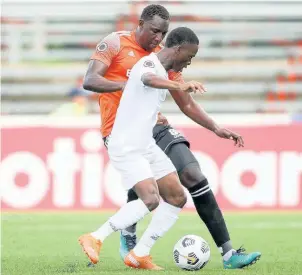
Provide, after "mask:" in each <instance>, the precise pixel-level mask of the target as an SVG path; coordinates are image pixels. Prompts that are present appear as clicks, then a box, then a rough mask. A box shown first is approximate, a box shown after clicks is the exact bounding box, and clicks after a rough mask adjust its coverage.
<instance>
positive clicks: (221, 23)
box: [1, 0, 302, 114]
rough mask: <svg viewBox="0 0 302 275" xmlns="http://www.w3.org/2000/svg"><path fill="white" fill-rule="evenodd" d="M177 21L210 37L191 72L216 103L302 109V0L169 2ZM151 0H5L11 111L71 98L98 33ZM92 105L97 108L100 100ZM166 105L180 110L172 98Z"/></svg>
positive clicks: (219, 108)
mask: <svg viewBox="0 0 302 275" xmlns="http://www.w3.org/2000/svg"><path fill="white" fill-rule="evenodd" d="M160 3H162V4H163V5H165V6H166V7H167V9H168V10H169V11H170V13H171V15H172V18H171V25H170V29H173V28H175V27H178V26H188V27H190V28H192V29H193V30H194V31H196V33H197V34H198V37H199V39H200V42H201V45H200V46H201V47H200V51H199V53H198V56H197V57H196V59H195V60H194V61H193V64H192V65H191V66H190V67H189V68H188V69H187V70H186V71H185V72H184V76H185V78H186V79H196V80H200V81H202V82H203V83H204V84H205V87H206V89H207V90H208V93H207V94H205V95H203V96H198V95H197V96H196V99H197V100H198V101H199V102H200V103H201V104H202V105H203V106H204V107H205V109H206V110H207V111H209V112H215V113H230V112H293V113H295V112H302V103H301V102H302V4H301V3H299V2H290V1H284V2H280V1H279V2H211V1H209V2H188V1H173V2H167V3H165V2H163V1H161V2H160ZM147 4H148V1H143V2H142V1H141V2H136V3H129V2H106V3H104V2H103V1H93V0H89V1H85V2H83V1H79V0H73V1H67V0H62V1H51V2H46V1H37V0H27V1H24V0H23V1H22V0H11V1H9V2H4V3H3V9H2V15H1V21H2V30H1V31H2V42H1V43H2V44H1V48H2V73H1V76H2V87H1V88H2V113H3V114H20V113H26V114H31V113H35V114H37V113H38V114H43V113H49V112H51V111H52V110H53V109H54V108H55V107H57V106H58V105H60V104H63V103H64V102H66V100H68V99H67V98H66V94H67V92H68V90H69V89H70V87H71V85H72V83H73V82H74V79H76V78H77V77H78V75H84V73H85V70H86V66H87V63H88V60H89V56H90V55H91V53H92V51H93V49H94V47H95V45H96V43H97V42H98V41H99V40H100V39H101V38H102V37H104V36H105V35H106V34H108V33H110V32H112V31H116V30H121V29H130V30H131V29H133V27H134V26H135V24H136V22H137V20H138V16H139V14H140V13H141V11H142V9H143V7H144V6H145V5H147ZM90 111H91V112H96V111H97V106H96V104H95V103H93V104H91V109H90ZM163 111H166V112H177V111H178V109H177V106H176V105H175V104H174V103H173V102H172V100H171V98H169V99H168V100H167V101H166V102H165V104H164V110H163Z"/></svg>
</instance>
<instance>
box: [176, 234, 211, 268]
mask: <svg viewBox="0 0 302 275" xmlns="http://www.w3.org/2000/svg"><path fill="white" fill-rule="evenodd" d="M173 258H174V262H175V263H176V265H177V266H178V267H180V268H181V269H184V270H199V269H202V268H203V267H204V266H205V265H206V264H207V262H208V261H209V259H210V247H209V245H208V243H207V242H206V241H205V240H204V239H203V238H201V237H199V236H196V235H186V236H184V237H182V238H181V239H180V240H179V241H178V242H177V243H176V244H175V246H174V249H173Z"/></svg>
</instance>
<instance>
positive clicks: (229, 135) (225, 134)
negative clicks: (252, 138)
mask: <svg viewBox="0 0 302 275" xmlns="http://www.w3.org/2000/svg"><path fill="white" fill-rule="evenodd" d="M215 134H216V135H217V136H219V137H221V138H226V139H232V140H234V142H235V144H234V145H235V146H238V147H244V141H243V138H242V136H240V135H238V134H236V133H234V132H232V131H230V130H228V129H225V128H219V129H218V130H216V131H215Z"/></svg>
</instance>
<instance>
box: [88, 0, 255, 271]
mask: <svg viewBox="0 0 302 275" xmlns="http://www.w3.org/2000/svg"><path fill="white" fill-rule="evenodd" d="M168 27H169V13H168V11H167V10H166V9H165V8H164V7H163V6H161V5H149V6H147V7H146V8H145V9H144V10H143V12H142V15H141V17H140V20H139V25H138V27H137V29H136V30H134V31H121V32H114V33H111V34H110V35H108V36H107V37H105V38H104V39H103V40H102V41H101V42H100V43H99V44H98V45H97V47H96V50H95V52H94V54H93V55H92V57H91V60H90V63H89V67H88V70H87V73H86V76H85V79H84V88H85V89H87V90H91V91H94V92H96V93H98V94H99V105H100V114H101V120H102V125H101V133H102V135H103V138H104V142H105V144H106V143H107V141H108V138H109V136H110V133H111V130H112V127H113V124H114V119H115V116H116V111H117V108H118V105H119V101H120V98H121V94H122V90H123V88H124V86H125V82H126V81H127V79H128V76H129V73H130V70H131V69H132V67H133V65H134V64H135V63H136V62H137V61H138V60H139V59H140V58H142V57H144V56H146V55H149V54H150V52H157V51H160V49H161V46H160V43H161V41H162V40H163V39H164V37H165V35H166V33H167V32H168ZM169 78H170V79H171V80H174V81H179V82H183V79H182V76H181V73H175V72H173V71H170V72H169ZM173 98H174V99H175V101H176V103H177V104H178V105H179V107H180V109H181V111H182V112H183V113H184V114H185V115H187V116H188V117H189V118H191V119H192V120H194V121H195V122H196V123H198V124H199V125H201V126H202V127H205V128H206V129H208V130H210V131H212V132H213V133H215V134H216V135H217V136H219V137H221V138H226V139H231V140H233V141H234V142H235V145H237V146H239V147H241V146H243V139H242V137H241V136H240V135H238V134H236V133H234V132H232V131H230V130H228V129H225V128H221V127H219V125H217V123H215V122H214V121H213V120H212V119H211V118H210V117H209V116H208V115H207V113H206V112H205V111H204V110H203V109H202V108H201V107H200V106H199V105H198V104H197V103H196V102H195V101H194V100H193V98H192V97H191V96H190V94H188V93H183V92H181V91H179V92H178V93H175V92H173ZM153 137H154V139H155V140H156V143H157V145H158V146H159V147H160V148H161V149H162V150H163V151H164V152H165V153H166V154H167V156H168V157H169V158H170V159H171V161H172V162H173V164H174V166H175V167H176V170H177V172H178V175H179V178H180V181H181V183H182V185H183V186H184V187H186V188H187V189H188V191H189V193H190V194H191V196H192V198H193V201H194V204H195V207H196V210H197V212H198V214H199V216H200V218H201V219H202V220H203V222H204V223H205V224H206V226H207V228H208V230H209V232H210V233H211V235H212V237H213V239H214V241H215V243H216V245H217V247H218V248H219V251H220V253H221V255H222V257H223V266H224V268H229V269H230V268H232V269H233V268H242V267H244V266H247V265H250V264H252V263H254V262H255V261H256V260H257V259H259V257H260V253H250V254H245V253H243V251H242V249H239V250H234V249H233V247H232V244H231V241H230V236H229V233H228V230H227V227H226V224H225V221H224V218H223V215H222V213H221V210H220V208H219V206H218V204H217V202H216V199H215V197H214V195H213V192H212V190H211V188H210V186H209V183H208V180H207V178H206V177H205V176H204V174H203V173H202V172H201V169H200V167H199V164H198V161H197V160H196V158H195V157H194V155H193V154H192V152H191V151H190V149H189V147H190V143H189V142H188V141H187V140H186V139H185V137H183V136H182V135H181V134H180V133H179V132H178V131H177V130H175V129H174V128H173V127H172V126H170V125H169V124H167V122H166V120H165V118H164V117H163V116H162V115H161V114H159V120H158V124H157V125H156V126H155V127H154V130H153ZM159 191H160V195H161V196H162V198H163V199H164V200H165V201H166V202H168V203H170V204H171V205H177V200H178V199H177V196H175V194H173V192H171V191H173V190H171V189H170V188H169V187H168V186H161V185H159ZM135 199H137V196H136V194H135V192H134V191H133V190H132V189H130V190H129V192H128V201H132V200H135ZM135 245H136V225H135V224H134V225H133V226H131V227H129V228H127V229H126V230H123V231H122V232H121V246H120V254H121V257H122V258H124V257H125V256H126V255H127V253H128V252H129V251H130V250H131V249H132V248H133V247H134V246H135Z"/></svg>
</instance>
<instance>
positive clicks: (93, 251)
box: [79, 234, 102, 264]
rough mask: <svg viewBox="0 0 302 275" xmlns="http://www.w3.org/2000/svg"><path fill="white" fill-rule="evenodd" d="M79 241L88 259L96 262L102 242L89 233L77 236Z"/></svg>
mask: <svg viewBox="0 0 302 275" xmlns="http://www.w3.org/2000/svg"><path fill="white" fill-rule="evenodd" d="M79 243H80V245H81V246H82V248H83V251H84V252H85V254H86V255H87V256H88V258H89V259H90V261H91V262H92V263H93V264H96V263H98V261H99V254H100V250H101V247H102V242H101V241H100V240H97V239H95V238H94V237H92V236H91V235H90V234H85V235H82V236H81V237H80V238H79Z"/></svg>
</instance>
